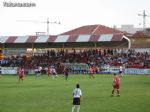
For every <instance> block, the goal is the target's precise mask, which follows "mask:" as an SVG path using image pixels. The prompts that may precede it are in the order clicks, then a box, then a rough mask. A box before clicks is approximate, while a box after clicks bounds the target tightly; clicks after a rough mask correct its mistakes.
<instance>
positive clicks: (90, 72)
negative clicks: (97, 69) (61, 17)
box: [89, 66, 94, 79]
mask: <svg viewBox="0 0 150 112" xmlns="http://www.w3.org/2000/svg"><path fill="white" fill-rule="evenodd" d="M89 75H90V79H94V67H92V66H90V67H89Z"/></svg>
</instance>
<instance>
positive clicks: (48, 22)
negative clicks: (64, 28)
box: [46, 18, 61, 36]
mask: <svg viewBox="0 0 150 112" xmlns="http://www.w3.org/2000/svg"><path fill="white" fill-rule="evenodd" d="M50 23H51V24H61V23H60V22H56V21H55V22H50V21H49V18H47V21H46V24H47V35H48V36H49V24H50Z"/></svg>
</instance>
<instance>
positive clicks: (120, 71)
mask: <svg viewBox="0 0 150 112" xmlns="http://www.w3.org/2000/svg"><path fill="white" fill-rule="evenodd" d="M119 74H120V75H121V76H123V67H122V66H120V67H119Z"/></svg>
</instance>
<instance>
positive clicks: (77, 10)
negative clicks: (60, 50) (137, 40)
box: [0, 0, 150, 36]
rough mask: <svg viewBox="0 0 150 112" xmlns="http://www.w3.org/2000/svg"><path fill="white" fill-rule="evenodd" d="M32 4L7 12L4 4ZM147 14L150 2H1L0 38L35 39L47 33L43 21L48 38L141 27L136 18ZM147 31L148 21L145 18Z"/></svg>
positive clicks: (139, 0) (101, 0)
mask: <svg viewBox="0 0 150 112" xmlns="http://www.w3.org/2000/svg"><path fill="white" fill-rule="evenodd" d="M9 1H11V2H33V3H36V7H33V8H7V7H4V6H3V2H9ZM143 10H146V14H148V15H150V0H0V36H6V35H9V36H17V35H20V36H22V35H35V32H46V28H47V27H46V23H40V21H41V22H46V19H47V18H49V20H50V22H54V21H57V22H61V24H60V25H58V24H50V29H49V32H50V34H59V33H63V32H65V31H69V30H71V29H74V28H77V27H80V26H83V25H92V24H102V25H106V26H109V27H113V26H114V25H116V26H117V27H120V26H121V25H122V24H133V25H134V26H135V27H142V22H143V19H142V17H140V16H138V14H139V13H142V12H143ZM146 26H147V27H150V17H147V18H146Z"/></svg>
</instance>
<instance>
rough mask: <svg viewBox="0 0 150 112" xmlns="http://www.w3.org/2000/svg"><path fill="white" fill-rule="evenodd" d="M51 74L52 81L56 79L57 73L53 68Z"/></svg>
mask: <svg viewBox="0 0 150 112" xmlns="http://www.w3.org/2000/svg"><path fill="white" fill-rule="evenodd" d="M52 74H53V79H54V78H55V77H58V75H57V72H56V69H55V68H54V67H52Z"/></svg>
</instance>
